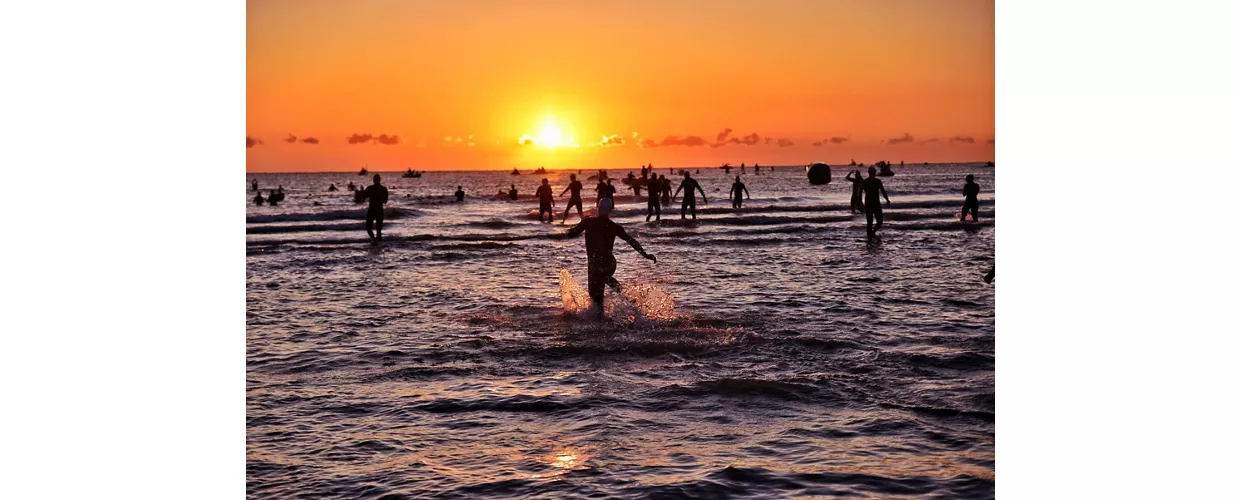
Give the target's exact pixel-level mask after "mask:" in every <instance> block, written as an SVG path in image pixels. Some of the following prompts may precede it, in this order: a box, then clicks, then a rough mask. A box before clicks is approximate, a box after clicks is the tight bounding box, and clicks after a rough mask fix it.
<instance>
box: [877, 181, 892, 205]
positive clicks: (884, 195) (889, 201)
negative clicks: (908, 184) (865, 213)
mask: <svg viewBox="0 0 1240 500" xmlns="http://www.w3.org/2000/svg"><path fill="white" fill-rule="evenodd" d="M878 190H879V191H882V192H883V199H884V200H887V206H889V207H890V206H891V198H888V197H887V188H885V187H883V185H882V184H879V185H878Z"/></svg>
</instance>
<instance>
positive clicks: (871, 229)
mask: <svg viewBox="0 0 1240 500" xmlns="http://www.w3.org/2000/svg"><path fill="white" fill-rule="evenodd" d="M876 173H878V169H877V168H874V167H870V177H868V178H866V180H865V181H863V182H862V183H861V189H863V190H864V191H865V233H866V235H867V236H869V237H871V238H872V237H874V236H875V235H876V234H878V230H879V229H882V228H883V206H882V205H881V204H879V202H878V194H879V193H882V194H883V199H885V200H887V206H889V207H890V206H891V198H888V197H887V190H886V189H883V181H881V180H879V178H878V177H875V176H874V174H876ZM875 219H877V220H878V223H877V224H875Z"/></svg>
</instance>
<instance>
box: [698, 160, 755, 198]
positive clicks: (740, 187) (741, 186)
mask: <svg viewBox="0 0 1240 500" xmlns="http://www.w3.org/2000/svg"><path fill="white" fill-rule="evenodd" d="M757 168H758V166H757V165H754V169H755V172H756V171H757V170H756V169H757ZM741 191H744V192H745V197H746V198H748V197H749V189H747V188H745V183H744V182H741V176H739V175H738V176H736V182H733V183H732V189H731V190H729V191H728V196H729V197H731V198H732V208H741V203H743V202H744V200H742V199H741ZM702 197H703V198H705V197H706V195H705V194H703V195H702Z"/></svg>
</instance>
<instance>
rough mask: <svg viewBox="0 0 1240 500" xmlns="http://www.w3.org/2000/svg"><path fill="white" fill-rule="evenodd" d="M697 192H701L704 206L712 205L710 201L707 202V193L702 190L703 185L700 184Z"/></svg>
mask: <svg viewBox="0 0 1240 500" xmlns="http://www.w3.org/2000/svg"><path fill="white" fill-rule="evenodd" d="M697 190H698V192H699V193H702V204H704V205H709V204H710V202H709V201H706V191H705V190H703V189H702V185H701V184H698V185H697Z"/></svg>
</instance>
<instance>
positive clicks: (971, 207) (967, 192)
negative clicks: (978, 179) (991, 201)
mask: <svg viewBox="0 0 1240 500" xmlns="http://www.w3.org/2000/svg"><path fill="white" fill-rule="evenodd" d="M981 190H982V187H981V186H978V185H977V183H975V182H968V183H965V185H964V206H963V207H960V222H964V215H965V214H966V213H970V212H971V213H972V214H973V222H977V206H978V203H977V193H978V191H981Z"/></svg>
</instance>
